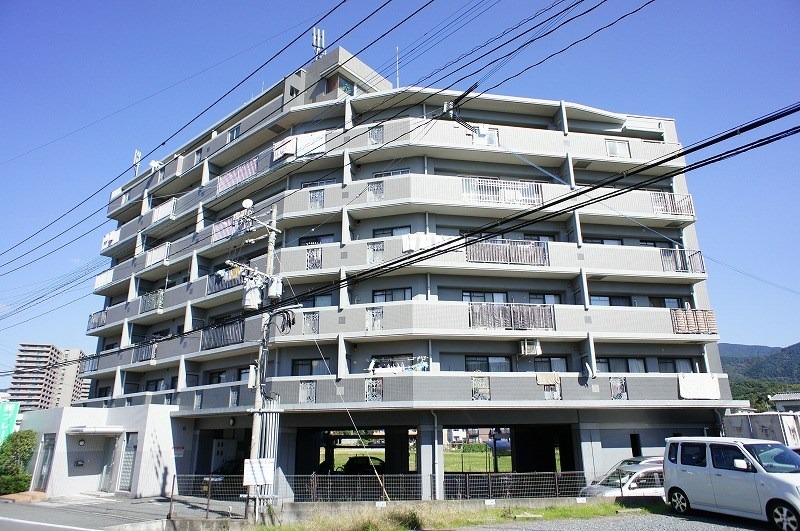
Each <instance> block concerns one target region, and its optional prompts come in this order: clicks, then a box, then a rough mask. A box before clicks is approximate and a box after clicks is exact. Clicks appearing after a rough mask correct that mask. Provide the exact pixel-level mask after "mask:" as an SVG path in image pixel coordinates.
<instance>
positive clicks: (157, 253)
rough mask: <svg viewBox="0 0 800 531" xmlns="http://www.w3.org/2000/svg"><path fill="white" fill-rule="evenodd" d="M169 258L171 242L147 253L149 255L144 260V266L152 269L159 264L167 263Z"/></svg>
mask: <svg viewBox="0 0 800 531" xmlns="http://www.w3.org/2000/svg"><path fill="white" fill-rule="evenodd" d="M167 256H169V242H166V243H163V244H161V245H159V246H158V247H155V248H153V249H150V250H149V251H147V254H146V255H145V258H144V266H145V267H150V266H151V265H153V264H157V263H159V262H166V261H167Z"/></svg>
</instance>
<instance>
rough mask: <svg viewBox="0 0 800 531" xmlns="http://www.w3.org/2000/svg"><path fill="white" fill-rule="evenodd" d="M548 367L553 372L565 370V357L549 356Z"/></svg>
mask: <svg viewBox="0 0 800 531" xmlns="http://www.w3.org/2000/svg"><path fill="white" fill-rule="evenodd" d="M550 367H551V368H552V370H553V372H567V359H566V358H550Z"/></svg>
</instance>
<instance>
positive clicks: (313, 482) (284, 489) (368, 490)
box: [275, 474, 422, 502]
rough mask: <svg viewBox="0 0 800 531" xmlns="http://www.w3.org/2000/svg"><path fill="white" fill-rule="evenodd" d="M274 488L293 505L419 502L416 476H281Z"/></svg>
mask: <svg viewBox="0 0 800 531" xmlns="http://www.w3.org/2000/svg"><path fill="white" fill-rule="evenodd" d="M284 478H285V481H279V482H278V484H277V485H276V487H275V495H276V496H277V497H278V498H281V499H285V500H291V501H295V502H317V501H322V502H332V501H380V500H386V499H389V500H392V501H401V500H421V499H422V477H421V476H419V475H417V474H386V475H382V476H380V479H378V477H377V476H375V475H359V476H356V475H346V474H311V475H304V476H284Z"/></svg>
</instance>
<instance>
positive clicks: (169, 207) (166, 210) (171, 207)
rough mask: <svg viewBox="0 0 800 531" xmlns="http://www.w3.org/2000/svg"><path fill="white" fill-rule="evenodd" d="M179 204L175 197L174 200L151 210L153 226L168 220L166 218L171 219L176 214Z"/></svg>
mask: <svg viewBox="0 0 800 531" xmlns="http://www.w3.org/2000/svg"><path fill="white" fill-rule="evenodd" d="M177 203H178V200H177V198H174V197H173V198H172V199H170V200H169V201H167V202H166V203H162V204H160V205H158V206H157V207H155V208H153V209H152V210H151V212H152V214H151V216H152V217H151V221H150V223H151V224H152V223H158V222H159V221H161V220H162V219H166V218H169V217H171V216H172V215H173V214H175V205H176V204H177Z"/></svg>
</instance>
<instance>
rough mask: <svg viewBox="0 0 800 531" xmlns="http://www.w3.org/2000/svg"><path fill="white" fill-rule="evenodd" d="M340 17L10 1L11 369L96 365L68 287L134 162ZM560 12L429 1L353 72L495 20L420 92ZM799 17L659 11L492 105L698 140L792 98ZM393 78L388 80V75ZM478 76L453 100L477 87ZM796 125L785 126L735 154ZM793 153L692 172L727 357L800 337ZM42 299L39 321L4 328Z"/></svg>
mask: <svg viewBox="0 0 800 531" xmlns="http://www.w3.org/2000/svg"><path fill="white" fill-rule="evenodd" d="M643 1H644V0H640V1H628V0H610V1H608V2H606V3H605V4H603V5H601V6H600V7H599V8H597V10H596V11H594V12H593V13H592V14H591V15H590V16H587V17H585V18H584V19H581V20H579V21H576V22H575V23H573V24H570V25H569V26H565V27H564V28H562V29H561V30H559V31H558V32H557V33H555V34H554V35H553V36H551V37H549V38H547V39H544V40H542V41H541V42H539V43H536V44H534V45H533V46H531V47H530V48H527V49H526V50H525V51H524V52H523V53H522V54H520V55H519V56H517V57H516V58H515V59H514V60H513V61H511V62H510V63H509V64H508V65H507V66H506V67H504V68H503V70H501V71H500V72H499V73H497V74H496V75H495V76H494V77H492V78H490V79H488V80H487V81H486V82H485V83H484V85H482V86H481V87H479V89H481V88H487V87H489V86H491V85H494V84H495V83H497V82H498V81H500V80H501V79H503V78H505V77H506V76H507V75H509V74H511V73H514V72H516V71H517V70H519V69H521V68H522V67H524V66H526V65H528V64H531V63H534V62H536V61H538V60H540V59H542V58H544V57H545V56H547V55H549V54H550V53H552V52H553V51H555V50H558V49H559V48H561V47H563V46H565V45H566V44H568V43H570V42H572V41H573V40H576V39H577V38H580V37H583V36H584V35H586V34H588V33H590V32H591V31H593V30H594V29H596V28H597V27H599V26H602V25H604V24H606V23H608V22H611V21H612V20H614V19H615V18H617V17H618V16H619V15H621V14H623V13H625V12H627V11H630V10H632V9H634V8H636V7H638V6H639V5H641V4H642V3H643ZM334 3H335V2H334V1H333V0H324V1H323V0H315V1H302V0H301V1H300V2H294V3H291V4H289V3H279V2H255V1H232V2H225V3H222V2H208V1H197V2H160V1H158V2H157V1H141V0H138V1H136V2H120V1H110V2H109V1H95V0H84V1H82V2H71V3H66V2H55V1H33V2H0V21H2V22H3V27H4V31H3V32H2V33H0V49H2V50H3V54H2V55H0V68H2V72H3V82H2V83H0V101H2V103H3V110H2V115H3V128H2V130H0V180H1V181H0V182H2V183H3V193H2V194H0V212H2V225H1V226H2V230H0V253H4V254H2V255H0V370H4V369H7V368H10V367H11V366H13V362H14V356H15V353H16V349H17V346H18V344H19V343H22V342H40V343H54V344H56V345H59V346H62V347H80V348H82V349H84V350H85V351H87V352H94V350H95V346H96V345H95V341H94V339H93V338H90V337H87V336H85V335H84V332H85V330H86V322H87V318H88V316H89V314H90V313H92V312H94V311H97V310H99V309H101V307H102V299H101V298H100V297H96V296H94V295H89V293H90V292H91V289H92V280H89V281H87V282H84V283H82V284H78V285H76V286H74V287H72V288H70V289H68V290H67V292H65V293H61V294H59V293H58V291H59V290H58V289H57V288H56V286H57V285H59V284H61V283H63V281H64V279H65V278H67V277H68V276H70V275H72V274H75V273H74V272H75V271H76V270H78V269H79V268H87V269H91V268H97V267H101V269H99V270H97V271H96V273H99V272H100V271H101V270H102V264H98V257H99V254H98V253H99V250H100V242H101V239H102V236H103V235H104V234H105V233H106V232H108V231H109V230H112V229H113V228H114V226H113V225H112V224H111V222H105V223H104V220H105V216H104V212H105V208H104V205H105V204H106V203H107V201H108V198H109V194H110V192H111V190H112V189H114V188H116V187H117V186H120V185H121V184H122V183H123V182H124V180H125V179H127V178H129V177H131V176H132V172H131V171H128V172H125V169H126V168H127V167H128V166H129V165H130V163H131V159H132V156H133V151H134V149H136V148H138V149H140V150H141V151H142V152H144V153H147V152H148V151H150V150H151V149H153V148H154V147H156V146H159V145H160V144H161V142H162V141H163V140H164V139H165V138H167V137H168V136H169V135H170V134H171V133H173V132H174V131H176V130H177V129H178V128H179V127H180V126H182V125H183V124H184V123H186V122H187V121H188V120H190V119H191V118H192V117H194V116H195V114H197V113H198V112H199V111H200V110H202V109H204V108H205V107H206V106H208V105H209V104H211V103H212V102H213V101H214V100H216V99H217V98H218V97H219V96H221V95H222V94H223V93H224V92H226V91H227V90H228V89H229V88H230V87H232V86H233V85H234V84H235V83H237V82H238V81H239V80H241V79H242V78H243V77H244V76H245V75H247V74H248V73H250V72H251V71H252V70H253V69H255V68H256V67H257V66H258V65H260V64H262V63H263V62H264V61H266V59H267V58H269V57H270V56H272V55H273V54H274V53H275V52H277V51H278V50H279V49H280V48H282V47H283V46H284V45H285V44H286V43H288V42H289V41H290V40H291V39H292V38H294V37H295V36H296V35H297V34H299V33H300V32H301V31H302V29H303V28H305V27H307V26H308V25H310V24H311V23H312V22H313V20H315V18H316V16H317V15H320V14H322V13H323V12H324V11H327V9H329V8H330V7H332V6H333V5H334ZM423 3H424V2H423V0H395V1H394V2H393V3H392V4H390V5H389V6H388V7H387V8H386V9H385V10H384V11H382V12H381V13H380V14H379V15H378V16H376V17H375V18H374V19H371V20H369V21H368V22H366V23H365V24H363V25H362V26H361V27H360V28H359V29H357V30H356V31H355V32H354V33H353V34H351V35H349V36H347V37H346V38H345V39H344V40H343V41H342V42H341V43H340V44H341V45H342V46H344V47H345V48H347V49H348V50H349V51H351V52H356V51H358V50H360V49H361V48H362V47H363V46H365V45H366V44H367V43H369V42H371V41H372V40H373V39H374V38H376V37H377V36H378V35H380V34H381V33H383V32H384V31H386V30H387V29H388V28H389V27H390V26H391V25H393V24H394V23H395V22H396V21H399V20H400V19H401V18H403V17H404V16H406V15H407V14H409V13H411V12H412V11H414V10H415V9H416V8H418V7H420V6H422V5H423ZM549 3H551V2H547V3H545V2H538V1H532V0H529V1H522V0H520V1H514V0H497V1H494V0H475V1H470V0H460V1H457V2H456V1H452V0H436V1H434V2H433V4H431V5H430V6H429V7H427V8H425V9H424V10H423V11H422V12H421V13H420V14H419V15H417V16H416V17H415V18H414V19H412V21H411V22H410V23H408V24H406V25H405V26H402V27H401V28H400V29H399V30H396V31H395V32H393V33H391V34H389V35H388V36H386V37H384V38H383V39H381V40H380V42H378V43H377V44H376V45H374V46H373V47H371V48H369V49H368V50H366V51H365V52H363V53H362V54H361V55H360V57H361V58H362V60H364V61H365V62H366V63H367V64H370V65H371V66H373V67H376V68H377V67H381V66H383V65H393V62H394V54H395V48H396V47H399V48H400V49H401V50H403V49H404V48H406V47H407V46H409V45H410V44H411V43H412V42H413V41H414V40H415V39H417V38H419V37H420V36H421V35H422V34H423V33H425V32H427V31H430V30H431V29H432V28H433V27H434V26H436V25H437V24H440V23H441V22H442V21H443V20H444V19H445V18H446V17H448V16H449V15H451V14H453V13H457V12H458V10H459V9H461V8H464V7H467V8H470V7H472V8H474V9H475V10H476V11H482V10H483V9H486V10H487V11H486V12H485V13H483V14H481V15H480V16H479V17H478V18H477V19H475V20H473V21H471V22H469V23H468V24H466V25H465V26H464V27H461V28H459V29H458V30H457V31H456V32H455V33H454V34H453V35H452V36H450V37H448V38H446V39H444V40H443V41H442V42H441V43H439V44H437V45H436V46H435V47H434V48H433V49H432V50H430V51H429V52H427V53H426V54H425V55H423V56H422V57H420V58H419V59H417V60H416V61H413V62H404V61H401V67H400V82H401V84H402V85H408V84H413V83H414V82H415V81H416V80H417V79H419V78H421V77H423V76H424V75H426V74H428V73H429V72H430V71H432V70H433V69H434V68H436V67H437V66H440V65H442V64H444V63H445V62H447V61H448V60H450V59H453V58H455V57H456V56H457V55H459V54H460V53H461V52H463V51H466V50H468V49H470V48H472V46H474V45H476V44H480V43H482V42H483V41H484V40H486V39H487V38H489V37H491V36H492V35H494V34H496V33H499V32H500V31H502V30H503V29H504V28H505V27H507V26H510V25H512V24H514V23H515V22H517V21H518V20H520V19H522V18H523V17H525V16H528V15H530V14H532V13H533V12H534V11H535V10H536V9H538V8H540V7H544V6H545V5H548V4H549ZM596 3H597V1H595V2H585V4H584V5H585V6H587V7H588V6H592V5H595V4H596ZM377 5H378V2H374V1H367V0H348V2H347V3H346V4H344V6H342V7H341V8H340V9H339V10H338V11H337V12H336V13H335V14H334V15H333V16H332V17H331V18H330V19H329V20H327V21H325V22H323V23H322V24H320V26H321V27H322V28H324V29H325V31H326V40H327V43H328V44H331V43H332V42H333V41H334V40H335V39H336V38H338V37H340V36H341V35H342V34H343V32H344V31H346V30H347V29H348V28H349V27H350V26H351V25H353V24H354V22H355V21H356V20H358V19H360V17H362V16H363V15H364V14H365V13H367V12H368V11H369V10H371V9H373V8H374V7H377ZM475 6H478V7H475ZM298 7H301V9H298ZM584 9H585V8H584ZM476 11H474V12H476ZM798 22H800V2H796V1H794V0H784V1H779V0H766V1H763V2H745V1H737V0H728V1H716V0H708V1H692V0H656V1H655V2H654V3H653V4H651V5H649V6H647V7H645V8H644V9H643V10H642V11H641V12H639V13H638V14H636V15H633V16H631V17H629V18H627V19H625V20H624V21H623V22H621V23H619V24H617V25H616V26H614V27H613V28H611V29H609V30H606V31H605V32H602V33H600V34H598V35H596V36H595V37H593V38H591V39H590V40H588V41H587V42H584V43H582V44H579V45H577V46H575V47H574V48H572V49H570V50H569V51H568V52H566V53H564V54H561V55H559V56H557V57H555V58H553V59H551V60H550V61H548V62H547V63H545V64H544V65H542V66H540V67H537V68H534V69H533V70H531V71H529V72H528V73H526V74H525V75H523V76H521V77H519V78H517V79H515V80H514V81H512V82H509V83H507V84H505V85H503V86H502V87H500V88H498V89H495V90H494V92H497V93H502V94H509V95H515V96H525V97H534V98H542V99H554V100H561V99H563V100H567V101H572V102H577V103H581V104H584V105H589V106H593V107H599V108H602V109H606V110H610V111H616V112H621V113H630V114H642V115H652V116H662V117H669V118H674V119H675V120H676V122H677V127H678V133H679V135H680V138H681V139H682V141H683V143H684V144H685V145H689V144H691V143H693V142H696V141H698V140H701V139H704V138H706V137H708V136H710V135H712V134H714V133H717V132H720V131H723V130H726V129H729V128H730V127H732V126H735V125H737V124H739V123H743V122H745V121H748V120H750V119H753V118H756V117H759V116H761V115H763V114H766V113H768V112H770V111H772V110H775V109H777V108H780V107H784V106H786V105H789V104H792V103H794V102H795V101H796V100H797V99H800V98H798V95H800V91H798V90H797V89H798V87H800V73H799V72H800V47H798V46H797V27H798ZM448 26H449V27H451V28H452V27H453V26H454V24H453V23H450V24H449V25H448ZM311 53H312V51H311V36H310V33H307V34H306V35H304V36H303V37H302V38H301V39H300V41H298V43H297V44H295V45H293V46H291V47H290V48H289V49H288V50H287V51H286V52H285V53H283V54H282V55H281V56H280V57H279V58H278V59H276V60H275V61H273V62H272V63H270V64H269V65H268V66H267V67H266V68H264V69H263V70H261V71H260V72H258V73H257V74H256V75H255V76H254V77H253V78H252V79H250V80H249V81H248V82H246V83H245V84H244V85H243V86H242V87H241V88H240V89H238V90H236V91H235V92H234V93H233V94H232V95H231V96H229V97H227V98H226V99H225V100H224V101H223V102H222V103H221V104H219V105H217V106H216V107H214V108H213V109H212V110H210V111H209V112H208V113H207V114H206V115H204V116H203V117H201V118H200V119H199V120H198V121H197V122H195V123H194V124H193V125H192V126H190V127H189V128H187V129H186V130H185V131H184V132H182V133H181V134H179V135H178V136H177V137H176V139H175V140H173V141H171V142H169V143H167V144H166V145H165V146H163V147H161V148H160V149H158V150H156V152H155V153H154V154H153V155H151V156H150V157H148V158H147V159H145V160H144V161H143V166H142V167H143V168H146V165H147V162H148V161H149V160H151V159H159V158H161V157H163V156H165V155H167V154H168V153H170V152H171V151H172V150H174V149H176V148H177V147H178V146H179V145H180V144H181V143H182V142H184V141H186V140H188V139H189V138H190V137H192V136H193V135H194V134H196V133H198V132H200V131H202V130H203V129H204V128H205V127H208V126H209V125H211V124H212V123H213V122H214V121H215V120H217V119H219V118H221V117H222V116H224V115H226V114H228V113H229V112H230V111H231V110H233V109H234V108H236V107H238V106H240V105H241V104H243V103H245V102H246V101H248V100H249V99H250V98H251V97H252V96H254V95H256V94H258V93H259V92H260V91H261V89H262V87H268V86H270V85H272V84H273V83H274V82H276V81H277V80H278V79H279V78H280V77H282V76H284V75H285V74H287V73H289V72H291V71H293V70H295V69H296V68H298V67H299V66H300V65H302V64H303V63H304V62H306V61H307V60H308V59H310V57H311ZM386 75H387V77H389V78H390V79H392V80H394V71H393V69H391V70H390V71H388V72H387V73H386ZM471 81H472V80H470V81H464V82H462V83H461V84H460V85H457V86H456V88H460V89H466V88H467V86H468V85H469V84H470V83H471ZM462 85H463V86H462ZM438 86H442V84H438ZM798 121H800V118H798V117H793V118H790V119H788V120H783V121H781V122H780V123H778V124H776V125H775V126H771V127H767V128H763V129H762V130H759V131H758V133H757V134H750V135H747V136H744V137H742V138H741V139H737V140H736V141H734V142H730V143H728V144H726V147H732V146H733V145H738V144H740V143H744V142H746V141H749V140H753V139H755V138H756V137H757V136H763V135H766V134H768V133H771V132H775V131H778V130H782V129H786V128H788V127H790V126H794V125H796V124H797V123H798ZM798 152H800V139H798V138H797V137H793V138H791V139H788V140H783V141H781V142H779V143H776V144H773V145H771V146H768V147H765V148H762V149H759V150H756V151H753V152H750V153H748V154H745V155H743V156H740V157H737V158H734V159H732V160H730V161H726V162H723V163H719V164H715V165H713V166H710V167H708V168H705V169H702V170H700V171H696V172H693V173H691V174H689V175H688V176H687V178H688V183H689V188H690V191H691V193H692V195H693V198H694V201H695V207H696V209H697V212H698V222H697V228H698V232H699V237H700V243H701V248H702V250H703V254H704V256H705V257H706V263H707V268H708V271H709V275H710V280H709V291H710V296H711V302H712V304H713V307H714V308H715V310H716V311H717V318H718V323H719V327H720V335H721V338H722V341H724V342H730V343H746V344H765V345H771V346H786V345H790V344H793V343H796V342H798V341H800V332H798V329H800V327H798V326H797V325H798V318H797V313H796V311H795V308H796V306H797V304H798V302H800V283H798V281H797V277H796V269H797V266H796V264H797V263H798V262H799V261H800V260H799V258H800V256H798V255H799V254H800V252H798V246H797V244H796V238H795V234H794V232H795V228H794V227H795V224H796V223H795V215H796V211H797V203H798V199H800V194H798V192H797V188H796V182H797V181H798V177H800V175H798V173H799V172H798V166H797V164H796V161H795V160H794V156H795V155H796V154H797V153H798ZM709 154H710V153H709ZM703 155H704V154H699V155H697V156H695V157H691V158H690V161H692V160H698V159H699V158H702V156H703ZM123 173H125V177H124V178H117V177H118V176H119V175H120V174H123ZM115 178H117V179H116V180H115ZM95 192H98V193H97V195H95V196H93V197H91V198H89V199H88V200H86V199H87V197H89V196H90V195H91V194H94V193H95ZM84 200H86V201H85V203H84V204H82V205H81V206H78V207H77V208H74V207H76V205H78V204H79V203H81V202H83V201H84ZM73 208H74V210H72V211H71V209H73ZM98 210H100V212H99V213H95V212H96V211H98ZM65 212H70V213H69V214H68V215H66V216H65V217H64V218H63V219H62V220H60V221H58V222H57V223H56V224H55V225H54V226H53V227H50V228H48V229H46V230H44V231H42V233H41V234H40V235H37V236H35V237H33V238H30V239H27V240H26V241H25V242H24V243H23V244H21V245H19V246H18V247H16V248H14V249H11V250H9V248H10V247H12V246H14V245H16V244H17V243H19V242H20V241H21V240H23V239H24V238H26V237H28V236H31V235H32V234H33V233H34V232H35V231H37V230H39V229H41V228H42V227H44V226H45V225H47V224H48V223H50V222H52V221H53V220H54V219H56V218H57V217H59V216H60V215H62V214H64V213H65ZM86 217H88V218H89V219H88V220H87V221H85V222H83V223H81V224H80V225H79V226H78V227H77V228H75V229H72V230H70V231H69V232H67V233H66V234H65V235H63V236H58V237H56V238H55V240H54V242H52V243H45V241H46V240H48V239H50V238H51V237H55V236H56V235H57V234H58V233H59V232H61V231H62V230H64V229H66V228H68V227H69V226H71V225H73V224H74V223H77V222H78V221H80V220H83V219H84V218H86ZM84 233H88V234H87V235H86V236H82V237H81V235H83V234H84ZM73 239H75V241H74V242H72V243H69V244H67V242H69V241H71V240H73ZM64 244H67V245H65V246H64V248H63V249H60V250H56V247H58V246H60V245H64ZM23 253H27V254H25V255H24V256H22V257H20V255H21V254H23ZM14 259H16V260H14ZM33 259H36V260H35V261H33V262H32V263H30V264H28V263H27V262H29V261H31V260H33ZM12 260H14V261H12ZM15 269H16V270H15ZM96 273H95V274H96ZM92 278H93V275H92ZM31 297H34V298H36V303H37V304H36V305H35V306H33V307H31V308H30V309H28V310H26V311H23V312H20V313H16V314H9V313H8V311H9V310H13V308H14V307H15V305H18V304H20V301H22V300H24V299H26V298H31ZM76 299H77V301H76ZM73 301H75V302H73ZM59 307H60V308H59ZM45 312H48V313H45ZM22 321H27V322H23V323H21V322H22ZM17 323H21V324H17ZM3 384H4V381H3V380H2V379H0V387H2V386H3Z"/></svg>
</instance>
